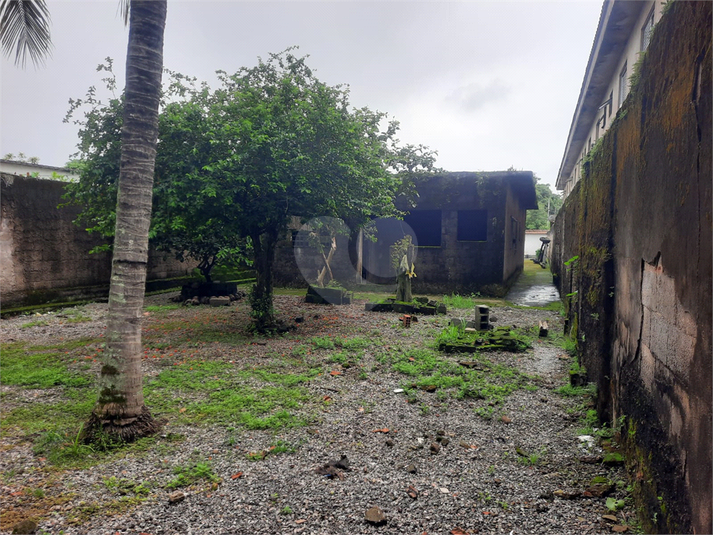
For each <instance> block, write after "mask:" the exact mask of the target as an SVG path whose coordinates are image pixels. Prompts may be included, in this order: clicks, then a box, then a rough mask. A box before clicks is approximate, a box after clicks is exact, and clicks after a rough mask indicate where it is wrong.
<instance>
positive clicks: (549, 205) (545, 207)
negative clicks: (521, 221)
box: [525, 175, 563, 230]
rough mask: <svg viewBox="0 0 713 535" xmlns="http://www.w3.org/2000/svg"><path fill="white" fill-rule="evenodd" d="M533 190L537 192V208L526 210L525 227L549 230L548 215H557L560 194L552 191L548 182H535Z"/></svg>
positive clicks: (537, 178) (559, 206)
mask: <svg viewBox="0 0 713 535" xmlns="http://www.w3.org/2000/svg"><path fill="white" fill-rule="evenodd" d="M539 180H540V178H539V177H537V176H536V175H535V181H539ZM535 192H536V194H537V210H528V211H527V220H526V221H525V228H526V229H528V230H533V229H537V230H540V229H542V230H549V228H550V220H549V216H555V215H557V212H558V211H559V209H560V208H561V207H562V202H563V201H562V196H561V195H560V194H558V193H553V192H552V190H551V189H550V186H549V184H535Z"/></svg>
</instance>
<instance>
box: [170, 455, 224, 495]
mask: <svg viewBox="0 0 713 535" xmlns="http://www.w3.org/2000/svg"><path fill="white" fill-rule="evenodd" d="M173 473H174V474H175V476H176V477H175V478H174V479H172V480H171V481H170V482H168V483H167V484H166V488H167V489H178V488H181V487H190V486H191V485H193V484H195V483H198V482H199V481H205V482H208V483H218V482H220V478H219V477H218V476H217V475H215V473H214V472H213V467H212V466H211V465H210V463H208V462H207V461H192V462H190V463H188V464H187V465H185V466H176V467H174V469H173Z"/></svg>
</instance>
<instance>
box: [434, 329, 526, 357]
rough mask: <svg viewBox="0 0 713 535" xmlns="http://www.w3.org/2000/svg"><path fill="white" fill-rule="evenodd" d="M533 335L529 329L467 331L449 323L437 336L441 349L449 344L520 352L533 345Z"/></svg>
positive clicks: (437, 343) (485, 349) (481, 349)
mask: <svg viewBox="0 0 713 535" xmlns="http://www.w3.org/2000/svg"><path fill="white" fill-rule="evenodd" d="M532 340H533V336H532V333H531V332H529V331H528V330H522V329H510V328H509V327H497V328H495V329H493V330H490V331H474V332H471V331H466V330H465V329H464V328H463V327H461V326H456V325H448V326H447V327H445V328H444V329H443V330H442V331H441V332H440V333H439V335H438V337H437V338H436V345H437V347H438V348H439V349H442V350H446V349H447V347H448V346H476V347H477V348H478V350H479V351H511V352H514V353H519V352H523V351H526V350H528V349H530V348H531V347H532V343H533V342H532Z"/></svg>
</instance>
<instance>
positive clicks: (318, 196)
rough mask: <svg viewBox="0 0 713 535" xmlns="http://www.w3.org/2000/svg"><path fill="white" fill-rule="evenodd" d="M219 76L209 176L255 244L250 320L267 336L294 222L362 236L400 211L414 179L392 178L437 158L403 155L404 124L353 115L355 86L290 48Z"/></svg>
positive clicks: (412, 150) (212, 110)
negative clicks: (398, 199)
mask: <svg viewBox="0 0 713 535" xmlns="http://www.w3.org/2000/svg"><path fill="white" fill-rule="evenodd" d="M219 79H220V81H221V84H222V87H220V88H219V89H217V90H216V91H215V92H214V93H213V94H212V97H211V105H210V116H211V121H212V126H211V128H210V129H209V132H210V134H209V135H210V142H211V144H213V146H214V147H218V149H217V150H216V152H215V156H216V159H215V161H214V162H213V163H212V164H210V165H209V166H206V167H205V168H204V169H205V170H206V171H207V172H208V173H211V174H212V175H213V177H214V182H215V183H216V184H219V183H220V182H221V181H224V183H223V185H222V187H220V188H219V190H218V191H219V192H220V194H221V195H227V198H228V203H229V204H230V205H231V206H232V207H233V214H232V215H233V217H234V218H235V221H236V223H237V224H238V225H239V226H240V227H241V228H242V229H243V230H244V232H245V234H246V236H247V237H249V238H250V240H251V243H252V247H253V252H254V264H253V265H254V267H255V270H256V273H257V279H256V284H255V286H254V287H253V290H252V293H251V305H252V308H253V317H254V320H255V324H256V327H257V329H258V330H269V329H272V328H273V327H274V326H275V324H276V318H275V315H274V310H273V287H272V271H273V263H274V258H275V247H276V245H277V242H278V238H279V236H280V234H281V233H282V232H283V231H284V229H285V228H286V225H287V222H288V218H289V217H290V216H293V215H297V216H300V217H302V218H303V219H304V220H309V219H311V218H314V217H319V216H328V217H335V218H341V219H342V220H344V221H345V222H346V224H347V225H348V226H349V227H350V228H352V229H356V228H359V227H360V226H361V225H364V224H366V223H367V222H368V221H370V220H371V219H372V218H373V217H377V216H385V215H393V214H396V213H397V211H396V209H395V208H394V204H393V199H394V197H395V196H396V195H397V194H398V193H399V192H400V191H402V190H406V189H408V188H407V187H406V186H405V183H408V180H404V179H405V177H406V176H407V175H406V174H405V173H404V174H398V173H396V172H395V171H403V170H404V169H403V167H404V165H403V163H402V161H408V162H409V163H411V164H412V168H413V169H416V168H417V167H418V165H417V164H416V163H413V162H414V161H415V160H416V159H415V158H414V154H421V153H424V152H425V153H427V154H426V156H427V157H425V158H422V159H421V161H422V162H423V163H424V164H425V163H427V162H428V157H431V158H432V157H433V155H432V153H429V152H428V151H427V150H425V149H424V148H421V149H419V148H414V147H411V146H409V147H408V148H406V151H405V152H404V154H400V153H399V151H398V147H397V140H396V139H395V137H394V136H395V134H396V132H397V130H398V123H396V122H391V123H389V124H388V125H387V127H386V129H385V130H382V128H381V124H382V122H384V121H385V119H386V115H385V114H383V113H379V112H373V111H371V110H369V109H368V108H361V109H352V108H350V106H349V91H348V89H347V88H346V87H343V86H335V87H332V86H329V85H327V84H324V83H323V82H321V81H319V80H318V79H317V78H316V77H315V76H314V74H313V72H312V71H311V69H310V68H309V67H308V66H307V64H306V62H305V58H298V57H296V56H295V55H293V54H292V50H287V51H285V52H283V53H280V54H271V55H270V57H269V59H268V60H267V61H262V60H261V61H260V62H259V64H258V65H257V66H256V67H252V68H243V69H241V70H239V71H238V72H237V73H235V74H233V75H227V74H226V73H224V72H221V73H219ZM399 158H400V160H399ZM216 193H217V192H216Z"/></svg>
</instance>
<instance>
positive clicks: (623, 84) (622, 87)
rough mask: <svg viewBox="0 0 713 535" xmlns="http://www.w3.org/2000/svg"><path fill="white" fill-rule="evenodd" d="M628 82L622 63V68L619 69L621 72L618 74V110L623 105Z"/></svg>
mask: <svg viewBox="0 0 713 535" xmlns="http://www.w3.org/2000/svg"><path fill="white" fill-rule="evenodd" d="M627 82H628V80H627V77H626V62H624V68H623V69H621V72H620V73H619V106H618V107H619V108H621V105H622V104H624V99H625V98H626V93H627V90H628V87H627V85H628V83H627Z"/></svg>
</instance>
